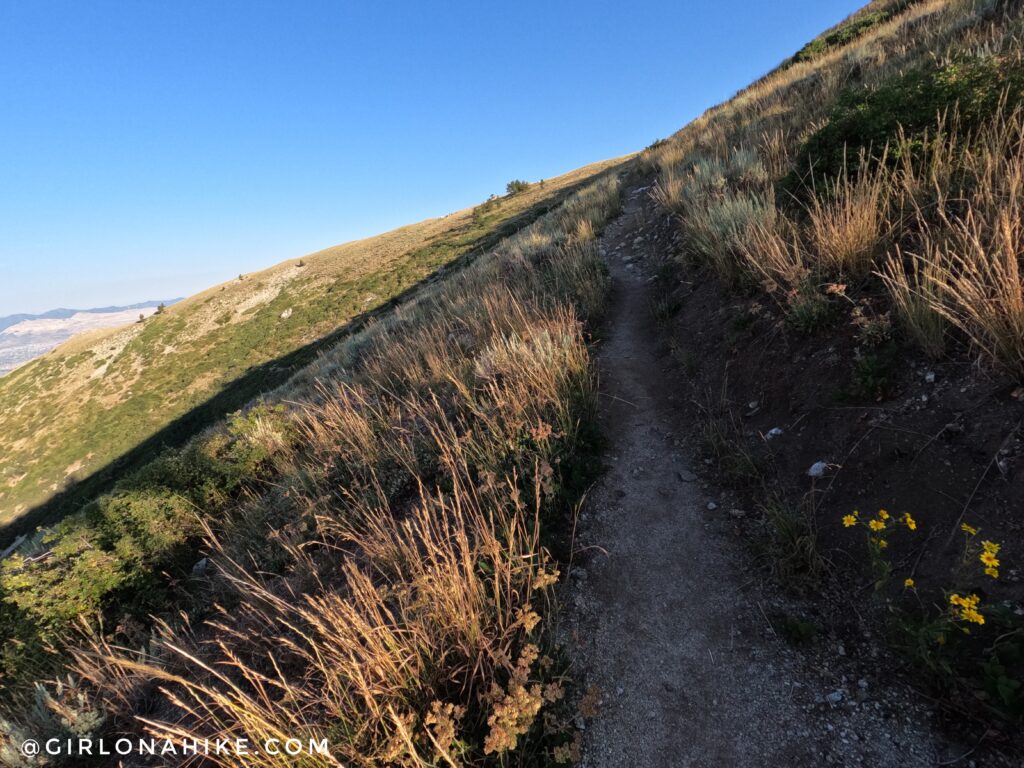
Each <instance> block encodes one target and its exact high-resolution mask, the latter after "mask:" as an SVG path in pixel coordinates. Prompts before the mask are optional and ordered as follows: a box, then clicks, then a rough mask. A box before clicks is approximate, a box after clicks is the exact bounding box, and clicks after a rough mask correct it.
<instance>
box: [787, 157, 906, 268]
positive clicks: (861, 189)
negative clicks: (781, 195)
mask: <svg viewBox="0 0 1024 768" xmlns="http://www.w3.org/2000/svg"><path fill="white" fill-rule="evenodd" d="M890 190H891V180H890V173H889V170H888V169H887V168H886V165H885V157H884V154H883V157H882V158H881V159H880V160H878V161H876V162H869V160H868V158H867V157H865V156H862V157H861V158H860V162H859V168H858V172H857V174H856V175H855V176H854V178H852V179H851V178H850V176H849V174H848V173H847V172H846V171H845V169H844V172H843V174H842V175H840V176H839V177H837V178H834V179H828V180H826V181H825V189H824V190H823V191H822V193H821V194H816V195H813V196H812V198H811V202H810V204H809V205H808V208H807V216H808V220H809V226H808V235H809V238H808V239H809V243H810V246H811V248H812V250H813V253H814V255H815V257H816V258H817V259H818V261H819V262H820V263H821V265H822V267H823V268H824V269H825V270H826V271H829V272H832V273H834V274H836V275H837V276H850V277H863V276H865V275H867V274H868V273H870V272H871V270H873V269H874V267H875V259H876V258H877V257H878V255H879V254H881V253H882V252H883V250H884V248H885V244H886V239H887V237H888V231H889V218H888V211H887V204H888V200H889V194H890Z"/></svg>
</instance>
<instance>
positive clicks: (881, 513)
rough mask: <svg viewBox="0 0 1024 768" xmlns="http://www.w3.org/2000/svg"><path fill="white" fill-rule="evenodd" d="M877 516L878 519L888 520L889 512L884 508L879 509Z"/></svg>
mask: <svg viewBox="0 0 1024 768" xmlns="http://www.w3.org/2000/svg"><path fill="white" fill-rule="evenodd" d="M878 517H879V519H880V520H888V519H889V513H888V512H886V511H885V510H884V509H880V510H878Z"/></svg>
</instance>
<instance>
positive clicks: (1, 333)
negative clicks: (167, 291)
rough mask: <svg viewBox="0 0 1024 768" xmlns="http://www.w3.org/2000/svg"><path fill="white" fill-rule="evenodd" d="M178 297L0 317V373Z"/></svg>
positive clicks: (115, 325)
mask: <svg viewBox="0 0 1024 768" xmlns="http://www.w3.org/2000/svg"><path fill="white" fill-rule="evenodd" d="M176 301H180V299H167V300H164V301H143V302H139V303H138V304H130V305H128V306H125V307H97V308H95V309H65V308H63V307H62V308H60V309H51V310H50V311H49V312H43V313H41V314H38V315H31V314H26V313H22V314H17V315H8V316H6V317H0V376H3V375H4V374H5V373H9V372H10V371H12V370H14V369H15V368H17V367H18V366H20V365H24V364H25V363H27V362H29V361H30V360H34V359H35V358H37V357H39V356H40V355H45V354H46V353H47V352H49V351H50V350H51V349H53V348H54V347H57V346H59V345H60V344H63V343H64V342H65V341H67V340H68V339H70V338H71V337H72V336H75V335H77V334H79V333H83V332H85V331H95V330H100V329H103V328H114V327H117V326H119V325H127V324H129V323H131V322H133V321H134V320H136V319H137V317H138V315H146V316H148V315H152V314H153V313H154V312H156V308H157V307H159V306H160V305H161V304H164V305H167V306H170V305H171V304H173V303H174V302H176Z"/></svg>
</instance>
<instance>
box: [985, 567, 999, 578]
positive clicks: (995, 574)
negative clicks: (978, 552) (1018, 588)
mask: <svg viewBox="0 0 1024 768" xmlns="http://www.w3.org/2000/svg"><path fill="white" fill-rule="evenodd" d="M985 575H986V576H991V577H992V578H993V579H998V578H999V569H998V568H986V569H985Z"/></svg>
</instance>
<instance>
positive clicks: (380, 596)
mask: <svg viewBox="0 0 1024 768" xmlns="http://www.w3.org/2000/svg"><path fill="white" fill-rule="evenodd" d="M617 198H618V190H617V186H616V184H615V183H614V182H602V183H601V184H599V185H596V186H594V187H592V188H590V189H588V190H586V191H584V192H582V193H580V194H579V196H578V197H576V198H574V199H571V200H570V201H568V202H567V203H566V205H565V206H563V207H562V208H561V209H558V210H556V211H554V212H552V213H551V214H549V215H548V216H547V217H546V218H545V219H543V220H541V221H540V222H538V223H537V224H536V225H534V226H533V227H532V228H531V229H530V230H529V231H526V232H523V233H521V234H520V235H517V236H516V237H514V238H511V239H510V240H508V241H506V242H505V243H503V244H502V245H501V246H500V247H499V248H498V249H497V250H496V251H495V252H494V253H493V254H491V255H490V256H488V257H487V258H484V259H481V260H480V261H478V262H477V263H475V264H474V265H473V266H472V267H471V268H469V269H467V270H466V271H465V272H464V273H462V274H460V275H457V276H454V277H452V278H450V279H449V280H448V281H446V282H444V283H440V284H438V286H437V288H436V289H435V290H434V291H433V292H432V293H429V294H428V295H426V296H424V297H422V299H421V300H420V301H418V302H417V303H416V305H415V306H413V307H412V308H410V309H409V310H407V311H406V312H404V313H398V314H396V315H395V316H394V317H393V318H390V319H388V320H386V321H384V322H382V323H380V324H379V325H377V326H375V327H373V328H372V329H370V330H369V331H367V336H368V338H367V339H366V340H365V341H363V342H361V343H360V344H359V349H360V351H359V353H358V358H355V357H353V356H352V353H351V351H347V350H338V352H337V353H336V355H335V357H336V358H337V359H336V360H331V359H328V358H325V359H322V360H321V361H320V362H319V363H318V365H317V366H316V367H315V369H313V370H311V371H309V372H307V373H306V374H305V375H303V376H300V377H297V378H296V380H295V381H294V382H293V383H292V385H291V386H290V387H289V389H288V390H287V391H285V392H282V393H281V395H282V397H285V398H286V399H289V400H291V401H292V402H294V403H295V406H294V411H293V413H292V419H293V420H294V422H295V425H296V433H297V434H298V435H299V436H300V439H299V440H298V442H297V444H296V445H293V446H288V447H284V448H281V449H280V450H279V451H278V452H277V459H276V461H277V462H278V464H279V465H280V466H281V467H282V471H283V476H282V479H281V480H280V483H279V485H280V486H281V487H282V488H288V489H289V491H288V493H287V494H284V495H273V494H271V495H268V497H267V498H264V499H253V500H251V503H253V504H257V505H261V504H262V505H273V506H274V507H276V511H275V514H276V515H277V516H278V519H281V518H282V517H284V518H285V519H287V518H289V517H295V516H299V518H300V519H302V520H304V521H305V522H304V523H303V524H302V526H301V529H302V530H304V531H305V532H304V533H299V534H296V533H295V532H294V529H291V528H290V526H289V525H287V524H286V525H285V526H284V527H283V528H282V530H281V531H280V532H279V534H278V537H277V538H278V541H279V543H280V546H281V549H282V550H283V551H284V553H285V560H286V562H287V565H286V566H284V567H283V568H282V567H280V566H279V567H278V568H276V569H275V570H274V572H273V573H272V574H271V573H267V572H266V568H265V566H264V565H263V563H262V561H261V560H260V559H259V557H258V556H257V555H256V554H255V550H254V549H247V548H246V547H245V546H244V543H245V541H246V539H245V538H244V536H243V538H242V540H241V542H240V541H239V540H238V537H239V535H240V534H239V532H238V530H237V528H236V527H234V526H233V525H232V524H231V522H230V521H228V523H226V524H224V525H220V526H218V527H217V528H216V529H214V527H211V528H210V529H209V530H208V539H209V544H210V547H211V550H212V557H213V558H214V560H215V561H216V562H217V564H218V568H219V572H220V574H221V575H220V577H219V581H220V589H221V590H226V591H227V592H228V593H229V594H231V595H233V596H234V598H233V599H234V600H236V601H237V607H236V608H233V609H232V610H231V611H230V612H227V611H225V612H223V613H222V615H221V616H220V617H219V618H217V619H216V620H214V621H211V622H210V623H208V624H207V625H205V626H202V627H197V628H196V629H195V630H188V629H187V627H186V628H185V629H182V630H178V631H175V630H172V629H171V628H170V627H167V626H164V627H162V628H161V630H160V632H159V633H158V635H157V636H155V637H154V639H153V640H152V641H151V643H150V647H149V650H148V651H147V652H145V653H140V652H138V651H135V650H128V649H126V648H121V647H117V646H115V645H113V644H111V643H109V642H107V641H105V640H104V639H102V638H100V637H95V636H94V637H93V638H92V639H91V640H90V642H89V643H87V644H86V645H85V646H84V647H82V648H80V649H79V650H78V651H76V652H75V653H74V655H75V659H76V665H77V667H78V670H79V673H80V674H81V675H82V677H83V678H84V679H86V680H87V681H89V682H90V684H91V686H93V687H94V688H95V690H96V693H97V695H98V696H99V699H100V700H101V701H102V703H103V706H104V707H105V708H106V710H107V711H108V712H110V713H111V714H113V715H114V716H115V718H116V719H117V721H118V722H119V723H121V724H122V726H123V727H126V728H129V729H131V728H132V727H133V726H132V723H133V722H134V723H135V726H134V727H137V728H142V729H144V730H145V731H147V732H148V733H150V734H152V735H156V736H158V737H161V738H164V737H166V738H170V739H173V740H176V741H182V740H189V739H204V738H210V739H214V738H231V739H234V738H246V739H249V740H250V741H252V742H253V743H258V742H261V741H263V740H264V739H266V738H282V739H283V738H286V737H293V738H301V739H302V740H304V741H306V740H308V739H313V740H315V741H318V740H320V739H327V740H328V742H329V743H330V745H331V755H330V756H323V755H320V756H307V757H306V758H305V762H304V763H303V764H304V765H311V766H313V765H324V766H336V765H342V764H344V765H360V766H377V765H384V764H386V765H396V766H423V765H451V766H455V765H459V766H464V765H474V764H479V763H480V762H481V761H483V760H484V759H485V758H487V756H492V757H493V756H502V757H500V758H499V759H501V760H504V761H514V760H515V758H514V756H512V757H510V755H511V754H512V753H515V754H518V753H517V752H516V750H517V749H521V748H522V746H523V743H524V739H526V738H527V734H529V733H532V736H530V739H531V740H532V741H533V742H536V741H537V738H538V735H539V731H538V729H537V726H536V723H537V722H538V719H539V717H540V714H541V712H542V711H548V710H550V709H551V707H553V706H554V705H555V704H556V703H557V701H558V700H559V699H560V698H561V697H562V695H563V687H562V680H561V678H560V677H559V676H558V674H557V672H556V670H554V668H553V665H552V661H551V659H550V658H549V657H547V656H546V655H545V654H544V648H545V645H546V642H547V641H546V639H545V635H544V633H543V630H544V628H545V623H544V618H543V617H544V616H546V615H547V614H548V613H549V608H550V600H551V597H550V588H551V586H552V585H553V584H554V583H555V581H556V580H557V575H558V573H557V570H556V569H555V564H554V563H553V561H552V560H551V558H550V557H549V555H548V554H547V553H546V551H545V550H544V548H543V546H542V543H541V536H542V532H543V531H544V529H545V525H546V518H547V516H548V515H550V514H551V513H552V505H553V504H555V500H556V497H557V495H558V494H559V492H560V491H559V483H560V482H561V480H560V475H559V473H560V465H561V463H562V462H563V461H566V462H568V461H570V460H571V458H572V455H573V451H574V450H575V449H576V448H575V442H576V440H577V435H578V433H579V430H580V422H581V419H583V418H585V417H586V416H587V415H588V413H589V412H591V411H592V410H593V408H594V407H595V388H594V377H593V372H592V368H591V364H590V358H589V353H588V349H587V345H586V342H585V339H584V331H583V325H582V322H581V317H585V316H588V315H590V316H593V315H594V314H596V313H597V312H599V311H600V305H601V301H602V299H603V296H604V293H605V277H604V275H603V272H602V270H601V268H600V263H599V259H598V257H597V250H596V243H595V242H594V239H593V238H594V232H595V230H597V229H599V228H600V227H601V226H602V225H603V223H604V221H605V220H607V218H608V217H609V216H611V215H612V214H613V213H614V211H615V210H616V206H617ZM355 343H356V342H353V344H355ZM356 360H358V361H357V362H356ZM342 362H344V363H345V364H344V365H342V364H341V363H342ZM268 439H269V438H268ZM239 514H240V516H242V517H240V519H244V511H243V510H240V512H239ZM288 530H292V533H288ZM261 535H263V534H262V533H261V532H257V533H256V537H257V538H258V537H259V536H261ZM232 539H234V540H232ZM183 635H184V636H183ZM154 686H155V687H157V688H158V689H159V692H157V693H156V694H155V696H156V699H157V700H158V701H159V702H160V703H159V704H158V705H156V708H155V710H151V711H155V712H156V713H157V714H155V715H153V714H148V715H147V714H142V713H140V711H139V709H138V703H139V701H140V699H141V698H142V697H143V693H142V692H143V691H146V690H150V689H152V688H153V687H154ZM149 695H151V696H152V695H154V694H153V692H152V691H151V690H150V694H149ZM545 722H546V724H547V725H546V727H545V733H547V736H545V738H547V739H549V740H550V739H552V738H554V739H556V740H557V739H558V738H561V737H560V736H559V734H560V733H561V730H559V729H562V728H564V726H557V727H556V720H552V719H551V717H550V716H549V717H548V719H547V720H546V721H545ZM552 728H554V730H553V731H552ZM565 738H570V737H569V736H566V737H565ZM535 748H536V747H535ZM549 748H550V747H545V749H549ZM235 760H236V759H235V758H234V757H231V756H225V757H223V758H217V759H214V760H213V762H214V763H215V764H220V765H225V766H227V765H234V764H235ZM290 760H292V759H291V758H286V757H279V758H278V757H274V756H271V755H261V756H259V757H258V758H255V759H254V761H253V762H252V763H251V764H252V765H259V766H284V765H293V764H295V763H294V762H289V761H290Z"/></svg>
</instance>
